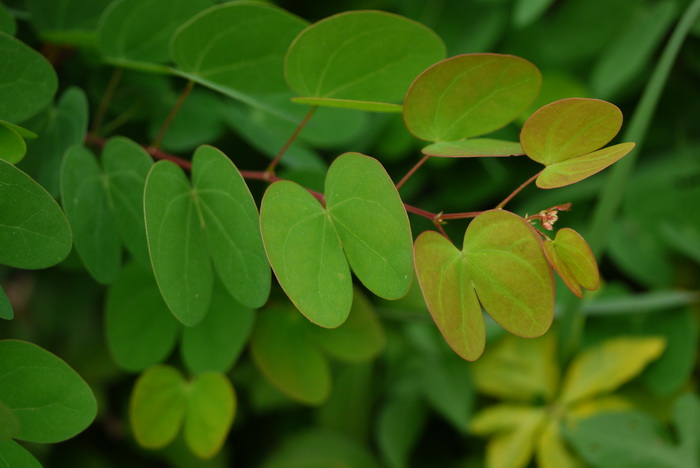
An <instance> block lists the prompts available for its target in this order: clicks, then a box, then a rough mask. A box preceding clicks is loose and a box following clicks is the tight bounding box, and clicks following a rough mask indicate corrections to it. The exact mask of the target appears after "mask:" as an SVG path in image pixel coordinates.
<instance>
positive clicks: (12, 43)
mask: <svg viewBox="0 0 700 468" xmlns="http://www.w3.org/2000/svg"><path fill="white" fill-rule="evenodd" d="M0 56H1V57H3V61H4V62H5V63H6V64H12V66H5V67H3V69H2V75H1V76H0V120H8V121H10V122H21V121H22V120H25V119H27V118H29V117H31V116H33V115H34V114H36V113H37V112H39V111H40V110H41V109H42V108H44V107H46V106H47V105H48V104H49V103H50V102H51V99H53V95H54V94H55V93H56V88H57V86H58V79H57V78H56V72H55V71H54V70H53V67H52V66H51V64H50V63H49V62H48V60H46V59H45V58H44V57H43V56H42V55H41V54H40V53H38V52H36V51H35V50H33V49H32V48H30V47H29V46H27V45H26V44H24V43H23V42H21V41H19V40H18V39H15V38H14V37H12V36H8V35H7V34H5V33H3V32H0Z"/></svg>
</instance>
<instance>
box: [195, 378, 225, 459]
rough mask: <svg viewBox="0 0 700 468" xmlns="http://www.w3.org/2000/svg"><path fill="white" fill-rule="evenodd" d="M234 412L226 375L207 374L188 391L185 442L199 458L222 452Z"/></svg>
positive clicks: (196, 380)
mask: <svg viewBox="0 0 700 468" xmlns="http://www.w3.org/2000/svg"><path fill="white" fill-rule="evenodd" d="M235 413H236V394H235V392H234V390H233V387H232V386H231V382H229V380H228V378H226V376H225V375H223V374H219V373H216V372H207V373H204V374H200V375H198V376H197V377H195V378H194V380H193V381H192V382H191V383H190V384H189V387H188V389H187V410H186V414H185V428H184V431H185V441H186V442H187V445H188V446H189V447H190V449H191V450H192V452H194V454H195V455H197V456H198V457H200V458H204V459H206V458H211V457H213V456H214V455H216V453H217V452H218V451H219V450H221V447H222V445H223V444H224V441H225V440H226V436H227V435H228V431H229V429H230V428H231V424H232V423H233V418H234V415H235Z"/></svg>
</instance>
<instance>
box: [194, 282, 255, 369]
mask: <svg viewBox="0 0 700 468" xmlns="http://www.w3.org/2000/svg"><path fill="white" fill-rule="evenodd" d="M254 320H255V313H254V312H253V311H252V310H251V309H249V308H248V307H246V306H244V305H241V304H240V303H239V302H238V301H236V300H235V299H234V298H232V297H231V295H230V294H229V293H228V292H227V291H226V289H225V288H223V287H222V286H220V285H219V283H218V282H217V283H215V285H214V293H213V295H212V297H211V305H210V306H209V311H208V312H207V315H206V316H205V317H204V319H203V320H202V321H201V322H199V323H198V324H197V325H195V326H194V327H187V328H185V329H184V330H183V331H182V341H181V343H180V351H181V355H182V359H183V361H184V362H185V365H186V366H187V369H188V370H189V371H190V372H191V373H193V374H197V373H200V372H206V371H215V372H228V371H229V370H230V368H231V366H233V364H234V362H235V361H236V359H237V358H238V356H239V355H240V353H241V351H242V350H243V348H244V346H245V345H246V343H247V342H248V337H249V336H250V333H251V331H252V329H253V322H254Z"/></svg>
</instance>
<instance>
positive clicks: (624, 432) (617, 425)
mask: <svg viewBox="0 0 700 468" xmlns="http://www.w3.org/2000/svg"><path fill="white" fill-rule="evenodd" d="M566 434H567V439H568V440H569V442H570V443H571V444H572V445H573V446H574V448H575V449H576V451H577V452H578V454H579V455H580V456H581V457H582V458H583V459H585V460H586V461H587V462H588V463H590V464H591V465H592V466H595V467H599V468H633V467H634V468H657V467H661V466H664V467H678V468H681V467H684V466H693V463H692V462H691V460H688V459H685V460H684V459H683V458H682V457H680V456H679V454H678V452H677V450H675V448H674V447H673V446H672V445H671V444H670V443H669V441H668V439H669V438H668V434H667V433H666V431H665V430H664V428H663V426H662V425H661V423H660V421H659V420H658V419H656V418H654V417H653V416H651V415H648V414H646V413H643V412H641V411H626V412H610V413H601V414H598V415H595V416H593V417H591V418H588V419H586V420H584V421H579V422H577V424H576V427H575V428H569V429H568V430H567V432H566ZM689 462H690V463H689Z"/></svg>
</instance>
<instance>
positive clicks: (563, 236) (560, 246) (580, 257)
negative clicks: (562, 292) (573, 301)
mask: <svg viewBox="0 0 700 468" xmlns="http://www.w3.org/2000/svg"><path fill="white" fill-rule="evenodd" d="M544 253H545V255H547V259H548V260H549V263H550V264H551V265H552V266H553V267H554V269H555V270H556V271H557V273H559V276H561V279H562V280H563V281H564V283H565V284H566V287H568V288H569V289H570V290H571V292H573V293H574V294H576V295H577V296H578V297H582V293H581V286H583V287H584V288H586V289H588V290H589V291H595V290H596V289H598V286H599V285H600V274H599V273H598V264H597V263H596V261H595V257H594V256H593V252H591V248H590V247H589V246H588V244H587V243H586V241H585V240H584V239H583V237H581V235H580V234H579V233H578V232H576V231H574V230H573V229H569V228H563V229H560V230H559V231H557V235H556V237H555V238H554V240H553V241H551V240H549V239H547V240H546V241H545V242H544Z"/></svg>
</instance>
